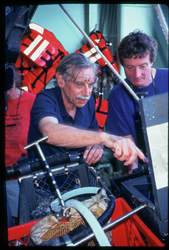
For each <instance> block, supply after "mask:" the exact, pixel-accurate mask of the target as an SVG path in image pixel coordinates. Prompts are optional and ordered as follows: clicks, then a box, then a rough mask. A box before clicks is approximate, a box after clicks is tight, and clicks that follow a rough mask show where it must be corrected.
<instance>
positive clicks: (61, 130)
mask: <svg viewBox="0 0 169 250" xmlns="http://www.w3.org/2000/svg"><path fill="white" fill-rule="evenodd" d="M39 129H40V131H41V133H42V135H43V136H46V135H48V140H47V143H49V144H52V145H55V146H60V147H70V148H79V147H88V146H92V149H93V148H94V147H95V149H96V146H97V145H105V146H106V147H108V148H111V149H112V151H114V156H115V157H116V158H117V159H119V160H120V161H125V163H124V165H129V164H132V163H133V162H134V161H135V159H136V157H137V156H139V157H140V158H141V159H142V160H143V161H145V162H146V157H145V156H144V154H143V153H142V152H141V151H140V150H139V149H138V148H137V147H136V146H135V144H134V143H133V142H132V141H131V140H130V139H125V138H122V137H118V136H115V135H112V134H108V133H105V132H95V131H90V130H83V129H79V128H75V127H72V126H67V125H63V124H60V123H58V120H57V119H56V118H54V117H51V116H48V117H44V118H42V119H41V120H40V122H39ZM86 154H87V153H86ZM86 154H84V158H85V156H86ZM91 154H92V153H91ZM91 154H90V158H91ZM87 155H88V158H89V154H87ZM100 155H102V154H100ZM98 158H100V156H99V157H97V159H98ZM88 160H89V159H88ZM95 160H96V158H94V159H93V163H94V161H95ZM87 163H88V162H87ZM90 164H91V163H90Z"/></svg>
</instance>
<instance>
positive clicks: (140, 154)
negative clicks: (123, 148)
mask: <svg viewBox="0 0 169 250" xmlns="http://www.w3.org/2000/svg"><path fill="white" fill-rule="evenodd" d="M136 149H137V155H138V157H139V158H140V159H141V160H142V161H144V162H145V163H148V159H147V157H146V156H145V155H144V154H143V152H142V151H141V150H140V149H139V148H137V147H136Z"/></svg>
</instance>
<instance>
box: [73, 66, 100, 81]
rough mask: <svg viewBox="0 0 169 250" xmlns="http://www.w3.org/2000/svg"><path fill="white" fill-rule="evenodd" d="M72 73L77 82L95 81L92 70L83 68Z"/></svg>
mask: <svg viewBox="0 0 169 250" xmlns="http://www.w3.org/2000/svg"><path fill="white" fill-rule="evenodd" d="M73 73H74V74H73V77H74V78H75V79H76V81H79V82H94V81H95V80H96V75H95V72H94V70H93V68H84V69H81V70H78V71H76V72H73Z"/></svg>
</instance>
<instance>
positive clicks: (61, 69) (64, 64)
mask: <svg viewBox="0 0 169 250" xmlns="http://www.w3.org/2000/svg"><path fill="white" fill-rule="evenodd" d="M86 68H92V69H93V70H94V73H95V76H96V74H97V66H96V65H95V64H94V63H93V62H91V61H90V60H89V59H88V58H87V57H86V56H85V55H83V54H82V53H71V54H68V55H67V56H65V57H63V59H62V60H61V62H60V63H59V65H58V67H57V68H56V73H57V72H58V73H59V74H60V75H62V76H63V79H64V81H65V82H66V81H67V77H68V75H69V74H71V75H72V76H73V77H74V78H76V77H77V76H78V74H79V73H80V71H81V70H82V69H86Z"/></svg>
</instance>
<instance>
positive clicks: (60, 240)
mask: <svg viewBox="0 0 169 250" xmlns="http://www.w3.org/2000/svg"><path fill="white" fill-rule="evenodd" d="M106 192H107V191H106ZM108 198H109V201H108V206H107V209H106V210H105V212H104V213H103V214H102V215H101V216H100V217H99V218H98V222H99V223H100V225H101V226H102V227H103V226H104V225H105V224H106V223H107V222H108V220H109V219H110V218H111V216H112V214H113V212H114V209H115V199H114V196H113V195H112V194H111V193H110V192H109V193H108ZM91 232H92V229H91V227H90V226H88V227H84V226H83V225H79V226H78V227H77V228H75V229H74V230H73V231H71V232H70V233H68V234H67V238H68V239H70V242H72V243H75V242H77V241H79V240H81V239H83V238H85V237H86V236H88V235H89V234H90V233H91ZM39 246H67V244H66V241H65V237H64V236H61V237H57V238H54V239H52V240H49V241H47V242H44V243H42V244H40V245H39Z"/></svg>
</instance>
